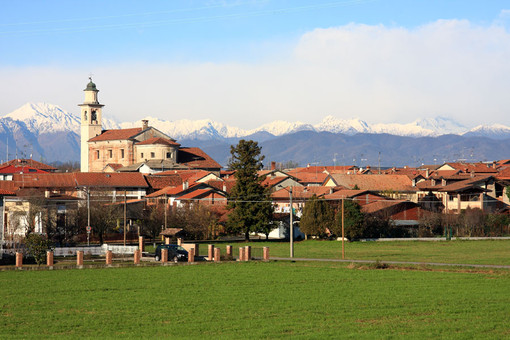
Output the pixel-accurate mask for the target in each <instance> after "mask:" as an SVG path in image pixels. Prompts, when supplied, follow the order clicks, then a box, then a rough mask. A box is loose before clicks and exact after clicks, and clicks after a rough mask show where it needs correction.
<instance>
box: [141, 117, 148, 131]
mask: <svg viewBox="0 0 510 340" xmlns="http://www.w3.org/2000/svg"><path fill="white" fill-rule="evenodd" d="M148 128H149V121H148V120H147V119H142V130H147V129H148Z"/></svg>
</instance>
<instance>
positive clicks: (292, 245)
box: [289, 187, 294, 258]
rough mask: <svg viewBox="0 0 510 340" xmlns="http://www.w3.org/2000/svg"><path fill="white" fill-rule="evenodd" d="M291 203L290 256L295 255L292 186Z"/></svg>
mask: <svg viewBox="0 0 510 340" xmlns="http://www.w3.org/2000/svg"><path fill="white" fill-rule="evenodd" d="M289 205H290V227H289V230H290V258H293V257H294V221H293V219H294V216H293V215H294V214H293V212H292V187H290V190H289Z"/></svg>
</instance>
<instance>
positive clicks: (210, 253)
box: [207, 244, 214, 261]
mask: <svg viewBox="0 0 510 340" xmlns="http://www.w3.org/2000/svg"><path fill="white" fill-rule="evenodd" d="M213 256H214V244H209V245H208V246H207V260H208V261H212V260H213Z"/></svg>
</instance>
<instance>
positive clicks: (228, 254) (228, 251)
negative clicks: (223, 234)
mask: <svg viewBox="0 0 510 340" xmlns="http://www.w3.org/2000/svg"><path fill="white" fill-rule="evenodd" d="M227 256H232V246H231V245H228V246H227Z"/></svg>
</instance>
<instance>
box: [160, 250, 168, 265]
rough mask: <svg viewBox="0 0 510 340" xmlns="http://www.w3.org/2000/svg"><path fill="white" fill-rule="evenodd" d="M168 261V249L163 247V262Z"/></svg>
mask: <svg viewBox="0 0 510 340" xmlns="http://www.w3.org/2000/svg"><path fill="white" fill-rule="evenodd" d="M166 262H168V249H161V263H166Z"/></svg>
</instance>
